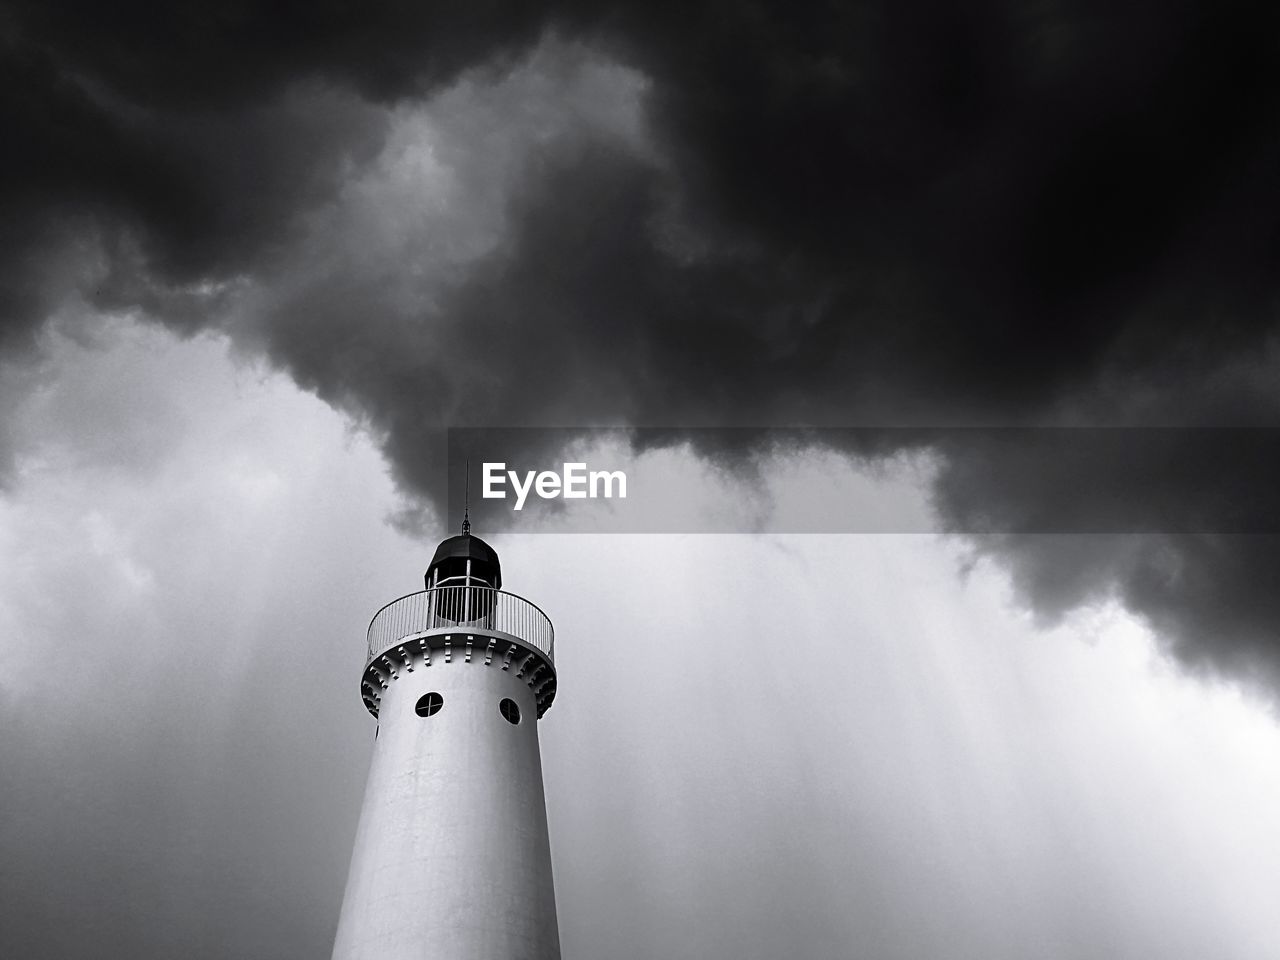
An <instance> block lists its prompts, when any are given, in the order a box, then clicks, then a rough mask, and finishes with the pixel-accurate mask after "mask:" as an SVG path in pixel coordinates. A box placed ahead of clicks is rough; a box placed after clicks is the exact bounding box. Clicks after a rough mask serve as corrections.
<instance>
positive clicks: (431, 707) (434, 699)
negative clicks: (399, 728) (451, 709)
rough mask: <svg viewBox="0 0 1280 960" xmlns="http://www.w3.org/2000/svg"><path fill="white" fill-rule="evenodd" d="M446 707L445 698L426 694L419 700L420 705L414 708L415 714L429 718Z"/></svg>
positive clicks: (432, 693)
mask: <svg viewBox="0 0 1280 960" xmlns="http://www.w3.org/2000/svg"><path fill="white" fill-rule="evenodd" d="M443 706H444V697H442V696H440V694H438V693H436V692H435V691H434V690H433V691H432V692H431V693H424V694H423V695H422V696H420V697H419V698H418V705H417V706H416V707H414V708H413V712H414V713H416V714H417V715H418V716H420V717H429V716H431V715H432V714H433V713H439V712H440V708H441V707H443Z"/></svg>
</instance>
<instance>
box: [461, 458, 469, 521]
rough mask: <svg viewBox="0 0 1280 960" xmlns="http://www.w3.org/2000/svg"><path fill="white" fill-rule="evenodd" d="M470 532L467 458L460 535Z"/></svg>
mask: <svg viewBox="0 0 1280 960" xmlns="http://www.w3.org/2000/svg"><path fill="white" fill-rule="evenodd" d="M469 533H471V461H470V460H469V459H468V460H467V482H466V486H464V487H463V488H462V535H463V536H464V537H465V536H467V535H468V534H469Z"/></svg>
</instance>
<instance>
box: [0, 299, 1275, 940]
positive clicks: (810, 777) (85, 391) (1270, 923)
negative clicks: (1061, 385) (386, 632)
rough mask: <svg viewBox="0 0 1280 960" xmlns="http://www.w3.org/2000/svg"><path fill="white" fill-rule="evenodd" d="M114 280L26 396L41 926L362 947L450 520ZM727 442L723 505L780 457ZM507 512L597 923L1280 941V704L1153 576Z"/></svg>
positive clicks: (31, 748)
mask: <svg viewBox="0 0 1280 960" xmlns="http://www.w3.org/2000/svg"><path fill="white" fill-rule="evenodd" d="M96 319H97V320H98V321H99V322H95V323H94V324H93V325H92V328H94V329H96V330H98V332H97V333H95V334H93V335H92V336H91V337H90V336H87V335H85V334H84V333H83V332H82V331H83V330H85V329H89V328H90V327H89V326H88V325H85V324H81V323H79V322H78V321H77V319H76V318H75V317H73V316H68V317H66V318H65V319H64V321H63V322H62V323H61V324H60V325H59V326H58V327H57V328H56V329H57V330H59V331H61V332H48V333H47V334H46V342H45V347H46V349H47V357H48V360H47V363H46V365H45V366H44V367H43V368H41V369H40V370H39V371H38V373H37V372H32V371H29V370H28V371H23V372H22V376H23V377H26V378H31V377H37V378H38V385H37V386H36V388H35V389H34V390H26V389H24V390H23V391H21V392H17V391H15V393H14V394H13V395H16V396H18V397H19V401H18V403H19V405H18V406H17V407H16V408H11V411H10V412H11V414H12V415H11V417H10V423H11V429H12V431H13V433H14V438H15V444H16V447H17V449H18V451H19V456H20V460H19V465H18V470H17V472H16V475H15V479H14V482H13V484H12V485H11V487H10V488H9V489H8V490H7V491H5V493H4V494H3V495H2V496H0V568H2V569H3V570H4V573H5V576H4V577H3V580H2V581H0V710H2V711H3V714H2V717H0V719H2V721H3V731H4V732H3V734H2V735H0V770H3V771H4V773H3V776H2V777H0V903H3V905H4V906H3V915H4V922H3V923H0V955H4V956H12V957H36V956H42V957H43V956H47V957H55V956H56V957H59V958H63V957H66V958H70V957H81V956H83V957H90V956H100V955H101V952H100V951H101V949H102V944H104V943H110V944H113V945H114V952H115V953H116V954H117V955H119V956H133V957H150V956H155V957H161V956H183V957H192V958H201V957H210V958H213V957H250V956H252V957H281V958H283V957H297V958H304V957H315V956H322V955H325V954H326V953H327V951H328V949H329V944H330V942H331V940H332V935H333V930H334V926H335V924H336V922H337V915H338V907H339V903H340V899H341V895H342V888H343V883H344V880H345V872H346V863H347V857H348V855H349V853H350V847H351V841H352V838H353V836H354V831H355V825H356V818H357V815H358V810H359V804H360V799H361V795H362V791H363V781H364V776H365V773H366V770H367V764H368V759H369V752H370V747H371V745H372V737H373V720H372V718H370V717H369V716H368V715H367V713H366V712H365V710H364V708H363V706H362V704H361V702H360V697H359V692H358V682H359V673H360V668H361V665H362V654H363V641H364V637H363V634H364V630H365V627H366V625H367V623H368V619H369V617H370V616H371V615H372V614H373V613H374V612H375V611H376V610H377V609H378V607H379V606H381V605H382V604H383V603H385V602H386V601H388V600H390V599H392V598H394V597H396V596H399V595H400V594H402V593H405V592H408V591H410V590H413V589H415V588H417V587H418V585H419V584H420V577H421V574H422V571H423V569H424V567H425V564H426V562H427V560H428V559H429V557H430V551H431V549H432V548H433V546H434V542H433V540H430V539H428V540H415V539H413V538H411V537H410V536H408V535H406V534H404V533H402V532H399V531H398V529H397V528H396V527H395V526H394V525H393V524H392V523H391V522H390V519H389V518H391V517H392V516H393V515H394V514H395V513H396V512H397V510H399V509H400V508H401V507H402V506H403V503H402V502H401V500H400V499H399V496H398V494H397V492H396V490H395V488H394V485H393V484H392V482H391V480H390V479H389V477H388V473H387V470H386V467H385V464H384V463H383V461H382V458H381V456H380V455H379V454H378V452H377V450H376V448H375V446H374V445H373V444H372V443H371V442H370V440H369V439H368V438H367V437H366V436H364V435H363V434H362V433H361V432H360V431H359V430H358V429H356V428H353V427H352V426H350V424H349V423H348V422H347V421H346V420H345V419H344V418H343V416H342V415H340V414H338V413H336V412H334V411H333V410H331V409H330V408H329V407H327V406H325V405H324V404H323V403H321V402H320V401H318V400H317V399H315V398H314V397H312V396H309V395H307V394H304V393H302V392H300V391H299V390H298V388H297V387H295V386H294V385H293V383H292V382H291V381H290V380H289V379H288V378H286V377H285V376H284V375H282V374H278V373H274V372H270V371H268V370H266V368H264V367H262V366H260V365H257V364H255V363H253V362H250V361H247V360H244V359H243V358H240V359H237V358H236V357H233V356H232V355H231V354H230V353H229V351H228V347H227V345H226V343H225V341H223V340H221V339H218V338H215V337H211V336H199V337H196V338H193V339H189V340H181V339H177V338H175V337H174V336H173V335H171V334H169V333H166V332H160V331H158V330H157V329H155V328H152V327H149V326H143V325H139V324H136V323H134V322H131V321H130V320H128V319H126V318H116V319H113V320H110V321H109V322H105V323H103V322H101V318H96ZM18 373H19V371H17V370H9V371H6V374H7V375H8V376H10V377H13V376H16V375H18ZM675 459H676V461H678V462H667V463H665V465H664V469H679V470H685V471H687V472H689V473H690V474H697V473H698V472H699V471H704V468H703V467H702V466H701V465H700V464H698V463H696V462H693V461H691V460H689V459H688V458H687V457H683V458H682V457H677V458H675ZM771 470H772V472H771V473H770V474H769V475H768V476H767V477H766V481H767V486H768V489H769V490H770V491H771V493H772V495H773V496H774V497H775V498H776V504H777V505H776V509H777V510H778V511H780V512H781V511H785V510H786V509H788V506H787V503H788V498H789V497H790V498H803V497H805V496H808V495H809V494H810V492H812V491H824V493H825V495H841V496H847V497H854V496H857V497H864V498H869V502H872V503H874V502H883V503H884V504H887V505H892V508H893V509H896V510H901V509H903V504H904V502H907V501H910V500H911V499H912V498H915V497H916V493H915V491H914V490H913V489H911V488H910V487H907V486H904V485H903V484H902V483H901V482H900V481H894V480H893V479H882V480H877V481H873V480H868V479H867V478H862V477H857V476H854V475H852V474H849V473H846V472H841V471H844V470H847V468H844V467H841V466H840V465H839V464H838V463H837V462H835V461H833V460H830V459H826V458H819V457H814V458H810V459H808V460H805V461H800V462H792V463H787V464H775V465H774V467H772V468H771ZM704 472H705V476H704V477H703V479H702V481H701V486H700V487H699V490H700V491H701V492H702V493H703V494H704V495H705V501H704V503H705V504H714V503H726V502H727V503H730V504H733V503H735V502H737V501H735V500H734V498H735V497H741V496H744V493H743V491H742V490H741V489H740V488H739V487H737V486H736V485H735V483H734V481H733V479H732V478H725V477H723V476H718V475H716V474H714V473H712V472H706V471H704ZM877 497H879V498H881V501H875V498H877ZM919 509H921V510H923V509H924V508H923V507H922V506H921V507H919ZM562 522H563V523H564V524H566V525H570V524H572V523H573V522H574V517H573V515H572V514H569V515H567V516H566V517H565V518H564V520H563V521H562ZM449 527H450V528H451V527H452V523H450V524H449ZM448 532H451V529H450V530H446V529H444V528H443V527H442V528H441V529H439V530H438V531H436V533H438V534H439V535H441V536H443V535H444V534H446V533H448ZM477 532H480V533H482V534H484V531H477ZM491 542H492V543H493V544H494V545H495V546H496V547H497V549H498V550H499V551H500V553H501V555H502V560H503V569H504V581H505V585H506V586H507V587H508V588H509V589H511V590H512V591H514V592H516V593H519V594H521V595H523V596H526V597H528V598H530V599H532V600H534V601H535V602H536V603H538V604H539V605H540V606H541V607H542V608H543V609H545V610H546V611H547V612H548V613H549V614H550V616H551V617H552V619H553V621H554V622H555V625H556V630H557V665H558V670H559V695H558V697H557V700H556V703H555V706H554V708H553V709H552V710H551V711H550V712H549V713H548V714H547V716H546V717H545V718H544V719H543V720H542V721H541V738H542V749H543V766H544V774H545V780H546V789H547V800H548V815H549V820H550V828H551V836H552V848H553V856H554V863H555V876H556V893H557V901H558V905H559V918H560V929H561V939H562V945H563V953H564V957H565V960H593V958H603V957H607V958H609V960H642V958H678V957H726V958H727V957H733V958H735V960H773V958H777V957H782V956H788V957H796V958H806V960H808V958H812V960H824V958H831V957H838V956H854V955H856V956H865V957H876V958H903V960H908V958H910V960H916V958H921V957H933V956H937V957H944V956H945V957H947V958H970V957H972V958H975V960H977V958H983V960H992V958H1011V960H1012V958H1019V960H1028V958H1045V960H1050V958H1052V960H1059V958H1082V960H1083V958H1096V957H1108V958H1124V957H1134V958H1138V957H1142V958H1147V957H1152V956H1158V957H1162V958H1188V960H1191V958H1196V960H1199V958H1205V957H1214V958H1226V960H1235V958H1240V960H1256V958H1261V957H1265V956H1268V955H1271V954H1272V953H1273V952H1274V948H1275V944H1277V943H1280V915H1278V914H1277V913H1276V911H1275V904H1276V903H1277V902H1280V871H1278V870H1277V864H1280V808H1278V807H1277V805H1276V804H1275V797H1276V796H1278V795H1280V727H1278V726H1277V722H1276V718H1275V716H1274V714H1273V713H1272V712H1270V711H1269V708H1268V706H1267V705H1266V704H1264V703H1263V702H1262V701H1261V700H1259V699H1258V695H1257V694H1249V695H1245V694H1242V693H1241V692H1239V691H1237V690H1235V689H1234V688H1232V687H1229V686H1226V685H1223V684H1220V683H1211V682H1207V681H1203V680H1200V679H1196V678H1193V677H1189V676H1187V675H1186V674H1185V673H1183V672H1182V671H1181V670H1180V668H1177V667H1175V666H1173V665H1172V663H1171V661H1169V660H1168V659H1167V658H1165V657H1164V656H1163V655H1162V654H1161V653H1160V652H1159V650H1158V643H1157V642H1156V640H1155V639H1154V638H1153V637H1152V636H1151V635H1150V634H1149V633H1148V632H1147V631H1146V630H1145V629H1144V628H1143V627H1142V626H1141V625H1139V624H1137V623H1135V622H1134V621H1133V620H1131V619H1130V618H1128V617H1127V616H1126V615H1125V614H1123V613H1122V612H1120V611H1119V610H1117V609H1116V608H1114V607H1110V606H1101V607H1097V608H1094V609H1090V610H1085V611H1081V612H1079V613H1077V614H1075V615H1073V616H1072V617H1071V618H1070V619H1068V620H1067V621H1065V622H1063V623H1061V624H1058V625H1056V626H1051V625H1037V624H1035V623H1033V622H1032V620H1031V619H1030V618H1029V616H1028V614H1026V613H1025V611H1024V610H1023V609H1022V608H1021V607H1020V606H1019V605H1018V604H1017V603H1016V602H1015V600H1014V598H1013V596H1012V593H1011V589H1010V586H1009V584H1008V582H1007V579H1006V577H1005V575H1004V573H1002V572H1001V571H1000V570H998V569H995V568H992V567H990V566H988V565H986V564H985V563H980V564H978V565H977V566H976V567H973V568H972V569H968V570H967V572H966V565H965V562H964V561H965V554H964V549H963V545H962V544H960V543H958V542H956V541H953V540H948V539H946V538H942V537H939V536H935V535H932V534H915V535H905V534H897V535H892V534H879V535H863V536H852V535H850V536H776V535H770V534H768V533H764V534H760V535H734V536H731V535H718V536H710V535H705V536H696V535H687V536H625V537H624V536H608V535H587V534H572V533H557V532H554V531H552V532H543V533H528V534H522V535H507V536H495V537H492V538H491Z"/></svg>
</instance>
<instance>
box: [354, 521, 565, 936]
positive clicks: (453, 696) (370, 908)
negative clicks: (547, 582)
mask: <svg viewBox="0 0 1280 960" xmlns="http://www.w3.org/2000/svg"><path fill="white" fill-rule="evenodd" d="M425 586H426V589H425V590H422V591H420V592H418V593H411V594H409V595H408V596H404V597H401V598H400V599H398V600H393V601H392V602H391V603H389V604H387V605H386V606H385V607H383V608H382V609H381V610H379V611H378V612H377V614H376V615H375V616H374V618H373V620H372V622H371V623H370V624H369V634H368V649H367V652H366V658H365V665H364V669H363V672H362V676H361V680H360V688H361V694H362V696H363V699H364V704H365V707H366V708H368V710H369V712H370V713H371V714H372V715H373V716H374V718H375V719H376V720H377V728H376V732H375V738H376V739H375V741H374V748H373V759H372V762H371V765H370V769H369V780H368V784H367V786H366V788H365V796H364V806H363V808H362V810H361V813H360V823H359V827H358V828H357V831H356V840H355V849H354V851H353V853H352V856H351V869H350V872H349V874H348V877H347V887H346V893H345V895H344V897H343V902H342V912H341V914H340V916H339V920H338V932H337V937H336V939H335V942H334V948H333V958H334V960H559V957H560V937H559V931H558V928H557V925H556V903H555V891H554V888H553V886H552V878H551V845H550V841H549V838H548V834H547V814H546V804H545V801H544V797H543V788H542V761H541V756H540V753H539V748H538V720H539V719H540V718H541V717H542V715H543V714H544V713H546V711H547V709H548V708H549V707H550V706H551V703H552V701H553V700H554V699H555V695H556V671H555V661H554V653H555V644H554V634H553V632H552V626H551V621H550V620H549V619H548V618H547V616H546V614H544V613H543V612H542V611H541V610H540V609H539V608H538V607H537V606H535V605H534V604H533V603H531V602H530V601H528V600H525V599H524V598H522V597H519V596H516V595H515V594H513V593H508V592H506V591H504V590H503V589H502V569H501V565H500V563H499V561H498V554H497V552H496V551H495V550H494V549H493V548H492V547H491V546H489V544H487V543H485V542H484V541H483V540H481V539H480V538H479V537H474V536H472V535H471V534H470V532H469V525H468V524H466V523H465V522H464V525H463V533H462V535H461V536H456V537H449V538H448V539H446V540H444V541H443V542H442V543H441V544H440V545H439V547H437V548H436V552H435V555H434V556H433V557H432V560H431V565H430V566H429V567H428V568H427V572H426V583H425Z"/></svg>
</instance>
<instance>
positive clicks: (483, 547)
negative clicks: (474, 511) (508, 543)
mask: <svg viewBox="0 0 1280 960" xmlns="http://www.w3.org/2000/svg"><path fill="white" fill-rule="evenodd" d="M468 560H470V561H471V575H472V576H473V577H479V578H480V579H481V580H485V581H487V582H489V583H491V584H492V585H493V586H495V587H501V586H502V564H501V563H500V562H499V560H498V551H497V550H495V549H493V547H491V546H489V545H488V544H487V543H485V542H484V541H483V540H481V539H480V538H479V537H473V536H472V535H471V534H469V533H463V534H459V535H458V536H456V537H449V538H448V539H446V540H441V541H440V546H438V547H436V552H435V556H433V557H432V558H431V566H429V567H427V583H428V585H429V584H430V583H431V574H432V573H433V572H434V571H435V569H436V568H437V567H439V568H440V579H444V578H445V577H460V576H462V575H463V574H464V573H465V572H466V564H467V561H468Z"/></svg>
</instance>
